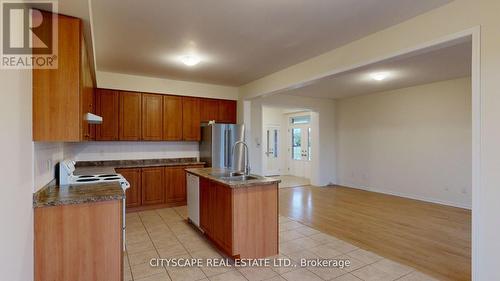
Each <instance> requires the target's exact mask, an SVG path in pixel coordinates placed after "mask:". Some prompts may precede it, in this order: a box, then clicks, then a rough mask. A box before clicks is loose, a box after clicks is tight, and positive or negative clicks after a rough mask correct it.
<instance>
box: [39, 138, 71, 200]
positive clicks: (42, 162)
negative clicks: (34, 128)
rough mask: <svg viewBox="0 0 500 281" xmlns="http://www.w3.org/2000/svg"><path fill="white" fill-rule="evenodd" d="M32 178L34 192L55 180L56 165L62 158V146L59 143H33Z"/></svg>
mask: <svg viewBox="0 0 500 281" xmlns="http://www.w3.org/2000/svg"><path fill="white" fill-rule="evenodd" d="M33 150H34V162H35V165H34V174H35V175H34V176H35V181H34V184H35V191H37V190H38V189H40V188H42V187H43V186H45V185H46V184H47V183H49V182H50V181H52V180H53V179H54V178H55V168H56V165H57V163H59V161H61V160H62V159H63V158H64V144H63V143H61V142H57V143H52V142H35V143H34V148H33Z"/></svg>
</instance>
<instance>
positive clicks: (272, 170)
mask: <svg viewBox="0 0 500 281" xmlns="http://www.w3.org/2000/svg"><path fill="white" fill-rule="evenodd" d="M279 135H280V127H279V126H276V125H274V126H266V128H265V134H264V150H265V152H264V171H266V173H265V174H266V176H277V175H279V174H280V167H279V166H280V163H279V154H280V153H281V151H280V149H279V141H280V137H279Z"/></svg>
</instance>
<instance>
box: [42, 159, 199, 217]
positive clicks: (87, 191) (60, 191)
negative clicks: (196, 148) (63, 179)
mask: <svg viewBox="0 0 500 281" xmlns="http://www.w3.org/2000/svg"><path fill="white" fill-rule="evenodd" d="M204 164H205V163H204V162H199V161H198V160H197V159H196V158H174V159H146V160H111V161H84V162H77V163H76V169H75V171H74V173H73V174H74V175H95V174H114V173H116V171H115V169H116V168H141V167H158V166H188V165H189V166H191V165H204ZM124 197H125V193H124V192H123V190H122V188H121V186H120V184H119V183H118V182H106V183H91V184H75V185H65V186H59V185H58V184H57V183H56V181H55V180H54V181H52V182H50V183H49V184H47V185H46V186H44V187H43V188H41V189H40V190H39V191H37V192H36V193H34V194H33V207H34V208H39V207H49V206H59V205H71V204H83V203H91V202H100V201H110V200H122V199H123V198H124Z"/></svg>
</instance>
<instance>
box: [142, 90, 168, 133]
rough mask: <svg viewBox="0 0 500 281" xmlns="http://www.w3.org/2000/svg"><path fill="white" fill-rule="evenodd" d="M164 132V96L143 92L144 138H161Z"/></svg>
mask: <svg viewBox="0 0 500 281" xmlns="http://www.w3.org/2000/svg"><path fill="white" fill-rule="evenodd" d="M162 132H163V97H162V96H161V95H154V94H142V139H143V140H156V141H158V140H161V139H162Z"/></svg>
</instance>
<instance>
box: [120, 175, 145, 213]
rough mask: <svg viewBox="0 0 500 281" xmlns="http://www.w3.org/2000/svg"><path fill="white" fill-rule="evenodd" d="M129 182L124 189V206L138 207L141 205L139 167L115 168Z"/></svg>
mask: <svg viewBox="0 0 500 281" xmlns="http://www.w3.org/2000/svg"><path fill="white" fill-rule="evenodd" d="M116 172H117V173H120V174H121V175H122V176H123V177H125V179H126V180H127V181H128V183H129V184H130V187H129V188H127V191H126V198H127V199H126V206H127V208H130V207H139V206H141V198H142V189H141V185H142V182H141V169H140V168H126V169H116Z"/></svg>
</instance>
